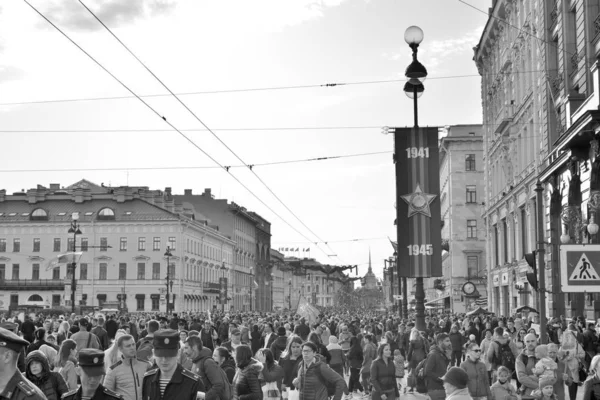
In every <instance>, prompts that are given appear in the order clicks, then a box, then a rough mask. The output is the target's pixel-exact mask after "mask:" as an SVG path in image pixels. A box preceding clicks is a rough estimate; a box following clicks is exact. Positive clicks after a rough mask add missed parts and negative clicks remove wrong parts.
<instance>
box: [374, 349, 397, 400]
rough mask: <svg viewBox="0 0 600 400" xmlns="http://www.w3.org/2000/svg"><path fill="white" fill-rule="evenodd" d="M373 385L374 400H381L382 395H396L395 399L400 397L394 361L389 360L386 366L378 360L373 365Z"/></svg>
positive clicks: (381, 360)
mask: <svg viewBox="0 0 600 400" xmlns="http://www.w3.org/2000/svg"><path fill="white" fill-rule="evenodd" d="M371 384H372V385H373V392H372V397H371V399H372V400H379V399H381V395H382V394H386V395H388V394H390V393H394V396H393V397H395V398H398V397H399V396H400V393H398V385H397V384H396V366H395V365H394V360H393V359H391V358H390V359H389V360H388V363H387V364H386V363H385V361H383V359H381V358H378V359H376V360H375V361H373V363H372V364H371Z"/></svg>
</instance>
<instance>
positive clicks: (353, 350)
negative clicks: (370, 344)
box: [346, 338, 364, 369]
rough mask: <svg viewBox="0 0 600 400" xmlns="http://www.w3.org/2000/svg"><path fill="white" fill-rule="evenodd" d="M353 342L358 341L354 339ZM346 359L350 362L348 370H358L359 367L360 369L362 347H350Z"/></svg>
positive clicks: (362, 357) (362, 355)
mask: <svg viewBox="0 0 600 400" xmlns="http://www.w3.org/2000/svg"><path fill="white" fill-rule="evenodd" d="M354 340H358V339H356V338H354ZM346 358H347V359H348V361H350V368H357V369H360V367H362V363H363V359H364V354H363V349H362V347H360V344H359V345H357V346H352V347H350V350H349V351H348V355H347V356H346Z"/></svg>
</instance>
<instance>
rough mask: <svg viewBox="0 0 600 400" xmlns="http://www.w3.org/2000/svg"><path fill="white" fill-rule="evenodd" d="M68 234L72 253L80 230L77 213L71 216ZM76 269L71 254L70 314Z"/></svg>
mask: <svg viewBox="0 0 600 400" xmlns="http://www.w3.org/2000/svg"><path fill="white" fill-rule="evenodd" d="M68 232H69V233H72V234H73V253H75V250H76V248H77V246H76V244H75V243H76V242H77V235H81V229H79V213H78V212H74V213H73V214H71V227H70V228H69V231H68ZM76 267H77V262H76V261H75V254H73V262H72V263H71V265H70V266H69V268H70V270H71V313H73V314H74V313H75V290H76V289H77V287H76V285H77V281H76V280H75V268H76Z"/></svg>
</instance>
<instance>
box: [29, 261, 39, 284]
mask: <svg viewBox="0 0 600 400" xmlns="http://www.w3.org/2000/svg"><path fill="white" fill-rule="evenodd" d="M39 279H40V264H33V265H32V266H31V280H33V281H37V280H39Z"/></svg>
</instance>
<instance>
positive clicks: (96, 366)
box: [77, 349, 105, 376]
mask: <svg viewBox="0 0 600 400" xmlns="http://www.w3.org/2000/svg"><path fill="white" fill-rule="evenodd" d="M77 361H78V362H79V366H80V367H81V368H83V370H84V371H85V373H86V374H87V375H89V376H100V375H104V372H105V371H104V352H103V351H102V350H97V349H81V350H79V353H78V354H77Z"/></svg>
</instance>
